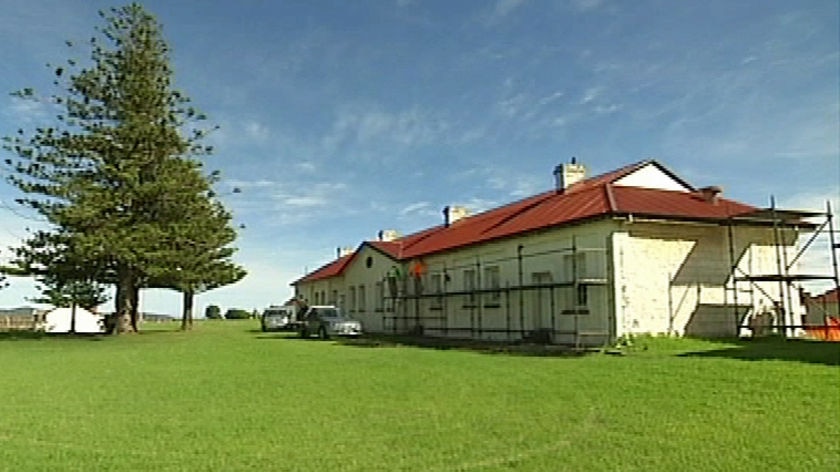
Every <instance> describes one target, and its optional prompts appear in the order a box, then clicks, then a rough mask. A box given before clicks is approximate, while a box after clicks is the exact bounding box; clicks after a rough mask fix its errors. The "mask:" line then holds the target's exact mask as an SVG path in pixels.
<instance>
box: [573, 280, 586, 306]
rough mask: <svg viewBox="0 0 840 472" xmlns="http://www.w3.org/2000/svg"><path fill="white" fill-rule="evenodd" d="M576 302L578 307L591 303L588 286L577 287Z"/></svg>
mask: <svg viewBox="0 0 840 472" xmlns="http://www.w3.org/2000/svg"><path fill="white" fill-rule="evenodd" d="M576 301H577V306H586V304H587V303H588V301H589V294H588V293H587V290H586V285H583V284H581V285H578V286H577V294H576Z"/></svg>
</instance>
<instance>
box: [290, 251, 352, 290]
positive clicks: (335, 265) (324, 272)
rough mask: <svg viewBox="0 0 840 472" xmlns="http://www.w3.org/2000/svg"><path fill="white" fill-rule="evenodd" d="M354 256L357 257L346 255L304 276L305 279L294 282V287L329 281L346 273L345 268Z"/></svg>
mask: <svg viewBox="0 0 840 472" xmlns="http://www.w3.org/2000/svg"><path fill="white" fill-rule="evenodd" d="M354 255H356V253H355V252H354V253H352V254H346V255H344V256H341V257H339V258H338V259H336V260H334V261H332V262H330V263H327V264H325V265H323V266H321V267H319V268H318V269H316V270H314V271H312V272H310V273H308V274H306V275H304V276H303V277H301V278H299V279H297V280H295V281H294V282H292V285H294V284H297V283H299V282H310V281H313V280H320V279H328V278H330V277H335V276H336V275H340V274H341V273H342V272H344V268H345V267H346V266H347V264H348V263H349V262H350V260H351V259H353V256H354Z"/></svg>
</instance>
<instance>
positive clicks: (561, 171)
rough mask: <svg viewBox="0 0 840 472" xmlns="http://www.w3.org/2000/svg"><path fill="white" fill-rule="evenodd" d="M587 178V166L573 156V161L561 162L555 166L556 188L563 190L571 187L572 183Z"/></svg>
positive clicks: (559, 190)
mask: <svg viewBox="0 0 840 472" xmlns="http://www.w3.org/2000/svg"><path fill="white" fill-rule="evenodd" d="M585 178H586V167H584V166H583V164H578V163H577V159H576V158H574V157H572V161H571V162H569V163H567V164H560V165H558V166H557V167H555V168H554V182H555V189H556V190H557V191H558V192H562V191H563V190H566V189H567V188H569V186H570V185H572V184H575V183H577V182H580V181H581V180H583V179H585Z"/></svg>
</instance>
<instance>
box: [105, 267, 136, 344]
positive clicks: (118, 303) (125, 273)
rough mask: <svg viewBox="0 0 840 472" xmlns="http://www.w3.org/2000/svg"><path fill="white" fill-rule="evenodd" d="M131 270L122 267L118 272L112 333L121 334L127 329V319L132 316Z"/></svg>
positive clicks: (132, 285) (132, 286)
mask: <svg viewBox="0 0 840 472" xmlns="http://www.w3.org/2000/svg"><path fill="white" fill-rule="evenodd" d="M132 279H133V277H132V274H131V271H130V270H128V269H125V268H121V269H119V270H118V273H117V293H116V295H115V297H114V298H115V299H114V308H115V309H116V313H114V319H113V320H112V322H111V323H112V329H111V330H110V331H111V334H120V333H122V332H123V331H125V319H126V318H128V317H130V316H131V311H132V309H133V308H132V300H133V295H132V289H133V288H134V284H133V283H132Z"/></svg>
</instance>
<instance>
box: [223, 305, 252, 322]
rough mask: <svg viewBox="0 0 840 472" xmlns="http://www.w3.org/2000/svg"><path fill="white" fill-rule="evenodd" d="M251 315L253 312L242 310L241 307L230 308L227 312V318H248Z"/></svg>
mask: <svg viewBox="0 0 840 472" xmlns="http://www.w3.org/2000/svg"><path fill="white" fill-rule="evenodd" d="M250 317H251V312H250V311H248V310H242V309H240V308H230V309H228V311H226V312H225V319H226V320H247V319H248V318H250Z"/></svg>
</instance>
